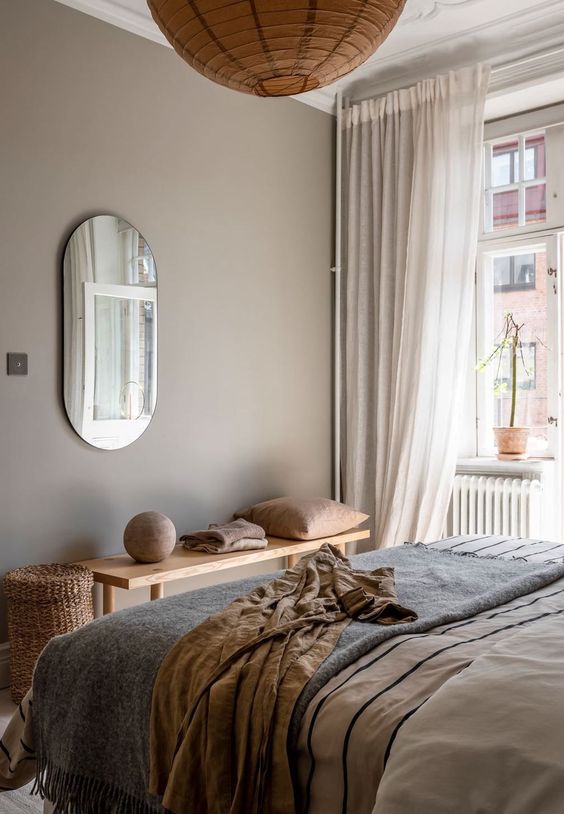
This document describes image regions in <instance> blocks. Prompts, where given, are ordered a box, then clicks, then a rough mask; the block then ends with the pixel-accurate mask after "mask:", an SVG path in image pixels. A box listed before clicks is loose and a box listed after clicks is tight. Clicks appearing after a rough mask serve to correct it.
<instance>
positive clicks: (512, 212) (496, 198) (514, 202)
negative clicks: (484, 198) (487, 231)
mask: <svg viewBox="0 0 564 814" xmlns="http://www.w3.org/2000/svg"><path fill="white" fill-rule="evenodd" d="M518 225H519V192H518V190H516V189H512V190H510V191H509V192H495V193H494V195H493V227H494V229H506V228H507V227H508V226H518Z"/></svg>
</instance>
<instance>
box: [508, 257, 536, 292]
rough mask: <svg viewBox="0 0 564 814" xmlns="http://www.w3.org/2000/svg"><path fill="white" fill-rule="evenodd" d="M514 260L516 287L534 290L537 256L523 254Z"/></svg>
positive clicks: (514, 281)
mask: <svg viewBox="0 0 564 814" xmlns="http://www.w3.org/2000/svg"><path fill="white" fill-rule="evenodd" d="M513 260H514V280H513V283H514V285H515V286H516V287H517V286H518V287H520V288H534V286H535V277H536V274H535V255H534V254H521V255H517V256H516V257H514V258H513Z"/></svg>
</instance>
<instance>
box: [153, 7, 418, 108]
mask: <svg viewBox="0 0 564 814" xmlns="http://www.w3.org/2000/svg"><path fill="white" fill-rule="evenodd" d="M148 5H149V8H150V10H151V14H152V15H153V18H154V20H155V22H156V23H157V25H158V26H159V28H160V29H161V31H162V32H163V34H164V35H165V37H166V38H167V40H168V41H169V42H170V44H171V45H172V46H173V48H174V49H175V51H176V52H177V53H178V54H179V55H180V56H181V57H182V59H184V60H186V62H187V63H188V64H189V65H191V66H192V67H193V68H195V69H196V70H197V71H199V72H200V73H201V74H203V75H204V76H206V77H208V79H212V80H213V81H214V82H218V83H219V84H220V85H227V87H229V88H234V89H235V90H239V91H242V92H243V93H254V94H255V95H257V96H290V95H294V94H297V93H303V92H304V91H308V90H314V89H315V88H321V87H323V86H324V85H329V84H330V83H331V82H334V81H335V80H336V79H338V78H339V77H341V76H345V74H348V73H349V72H350V71H352V70H353V69H354V68H356V67H358V66H359V65H360V64H362V63H363V62H364V61H365V60H366V59H368V57H369V56H370V55H371V54H373V53H374V51H376V49H377V48H378V46H379V45H380V44H381V43H382V42H383V41H384V40H385V38H386V37H387V35H388V34H389V32H390V31H391V30H392V28H393V27H394V25H395V24H396V22H397V21H398V18H399V16H400V14H401V12H402V10H403V7H404V5H405V0H301V1H300V0H148Z"/></svg>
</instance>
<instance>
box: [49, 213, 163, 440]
mask: <svg viewBox="0 0 564 814" xmlns="http://www.w3.org/2000/svg"><path fill="white" fill-rule="evenodd" d="M64 399H65V407H66V410H67V414H68V417H69V419H70V422H71V424H72V425H73V427H74V429H75V430H76V431H77V433H78V434H79V435H80V436H81V437H82V438H83V439H84V440H85V441H87V442H88V443H89V444H92V445H93V446H95V447H99V448H101V449H119V448H120V447H125V446H127V445H128V444H131V443H132V442H133V441H135V439H136V438H139V436H140V435H141V434H142V433H143V432H144V431H145V430H146V429H147V427H148V425H149V422H150V421H151V417H152V415H153V412H154V410H155V404H156V400H157V272H156V268H155V262H154V259H153V255H152V253H151V250H150V248H149V246H148V245H147V243H146V242H145V240H144V238H143V236H142V235H140V234H139V232H138V231H137V230H136V229H134V228H133V226H131V224H129V223H127V221H124V220H122V219H121V218H116V217H113V216H111V215H99V216H97V217H95V218H90V219H89V220H87V221H84V223H81V225H80V226H79V227H78V228H77V229H76V230H75V231H74V232H73V234H72V235H71V238H70V240H69V242H68V244H67V247H66V249H65V256H64Z"/></svg>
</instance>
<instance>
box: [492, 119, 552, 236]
mask: <svg viewBox="0 0 564 814" xmlns="http://www.w3.org/2000/svg"><path fill="white" fill-rule="evenodd" d="M484 193H485V194H484V231H485V232H496V231H499V230H501V229H509V228H511V229H518V228H520V227H524V226H528V225H531V224H535V223H544V222H546V137H545V133H544V132H542V133H536V134H532V135H520V136H516V137H515V138H511V139H504V140H501V141H494V142H489V143H488V144H486V161H485V190H484Z"/></svg>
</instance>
